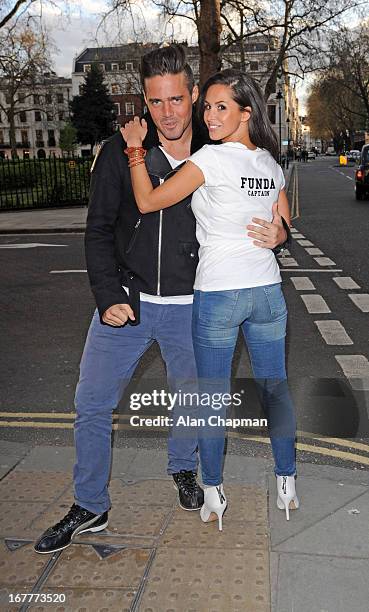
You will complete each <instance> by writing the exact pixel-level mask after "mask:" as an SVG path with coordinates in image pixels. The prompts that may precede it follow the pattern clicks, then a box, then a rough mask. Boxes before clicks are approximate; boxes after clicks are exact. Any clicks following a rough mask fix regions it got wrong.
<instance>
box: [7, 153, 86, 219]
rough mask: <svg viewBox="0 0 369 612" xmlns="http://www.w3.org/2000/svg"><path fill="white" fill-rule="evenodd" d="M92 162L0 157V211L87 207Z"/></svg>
mask: <svg viewBox="0 0 369 612" xmlns="http://www.w3.org/2000/svg"><path fill="white" fill-rule="evenodd" d="M91 163H92V160H91V159H90V158H86V157H69V158H60V157H49V158H46V159H14V160H11V159H1V158H0V210H17V209H18V210H19V209H25V208H49V207H55V206H71V205H75V206H83V205H86V204H87V202H88V192H89V185H90V167H91Z"/></svg>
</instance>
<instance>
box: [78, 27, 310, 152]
mask: <svg viewBox="0 0 369 612" xmlns="http://www.w3.org/2000/svg"><path fill="white" fill-rule="evenodd" d="M184 44H186V43H184ZM158 46H159V45H156V44H138V43H132V44H127V45H119V46H115V47H100V48H87V49H84V50H83V51H82V52H81V53H80V54H79V55H77V56H76V58H75V60H74V66H73V73H72V95H73V96H75V95H78V94H79V93H80V87H81V85H82V83H83V81H84V75H85V73H86V72H87V71H88V70H90V69H91V65H92V64H93V63H96V64H98V66H99V67H100V69H101V70H102V71H103V72H104V76H105V83H106V85H107V87H108V91H109V93H110V95H111V97H112V100H113V102H114V104H115V105H116V111H117V127H118V126H119V125H124V124H125V123H126V122H127V121H129V120H130V119H132V117H133V116H134V115H141V114H142V113H143V112H144V111H145V102H144V98H143V95H142V92H141V84H140V75H139V66H140V61H141V57H142V55H144V54H145V53H148V52H149V51H151V50H153V49H155V48H158ZM186 47H187V59H188V63H189V64H190V66H191V68H192V70H193V73H194V76H195V80H196V81H198V80H199V49H198V47H197V46H188V45H187V44H186ZM277 53H278V48H277V40H276V39H270V38H267V37H266V36H262V35H260V36H254V37H252V38H250V39H249V40H248V42H247V43H245V44H244V45H243V46H242V47H241V46H240V45H239V44H237V45H234V46H232V47H230V48H228V49H226V50H224V52H223V53H222V67H223V68H228V67H233V68H238V69H241V70H242V69H243V70H246V71H247V72H248V73H249V74H251V76H253V77H254V78H255V79H256V80H257V81H258V82H259V83H260V85H261V86H262V87H264V86H265V83H266V81H267V79H268V77H269V74H270V69H271V66H272V65H273V60H274V58H275V56H276V54H277ZM267 104H268V115H269V118H270V120H271V122H272V124H273V127H274V129H275V131H276V134H277V137H278V139H279V137H281V145H280V146H281V152H282V153H286V152H287V150H288V147H289V148H290V149H292V148H293V147H294V146H296V145H297V142H298V138H299V130H300V122H299V112H298V99H297V96H296V90H295V87H293V86H292V85H291V84H290V80H289V77H288V76H286V77H283V78H282V77H280V78H278V79H277V82H276V88H275V91H274V92H273V93H272V94H271V95H270V97H269V100H268V103H267ZM82 151H83V148H82Z"/></svg>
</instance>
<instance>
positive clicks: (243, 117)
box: [241, 106, 252, 122]
mask: <svg viewBox="0 0 369 612" xmlns="http://www.w3.org/2000/svg"><path fill="white" fill-rule="evenodd" d="M251 113H252V108H251V106H245V108H244V109H243V110H242V115H241V121H245V122H246V121H248V120H249V119H250V117H251Z"/></svg>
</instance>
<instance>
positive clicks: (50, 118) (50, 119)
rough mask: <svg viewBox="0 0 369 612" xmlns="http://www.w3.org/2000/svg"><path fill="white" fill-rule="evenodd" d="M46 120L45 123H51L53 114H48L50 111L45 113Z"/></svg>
mask: <svg viewBox="0 0 369 612" xmlns="http://www.w3.org/2000/svg"><path fill="white" fill-rule="evenodd" d="M46 119H47V121H53V119H54V117H53V114H52V113H50V111H47V113H46Z"/></svg>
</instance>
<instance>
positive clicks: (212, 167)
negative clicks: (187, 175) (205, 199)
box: [188, 145, 221, 187]
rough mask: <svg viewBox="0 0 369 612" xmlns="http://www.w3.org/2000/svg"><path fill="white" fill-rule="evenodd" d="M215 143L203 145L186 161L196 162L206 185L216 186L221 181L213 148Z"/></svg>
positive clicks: (218, 165)
mask: <svg viewBox="0 0 369 612" xmlns="http://www.w3.org/2000/svg"><path fill="white" fill-rule="evenodd" d="M215 146H216V145H204V146H203V147H202V148H201V149H200V150H199V151H196V153H193V155H191V157H189V158H188V161H191V162H192V163H193V164H196V166H197V167H198V168H200V170H201V172H202V173H203V175H204V179H205V185H206V187H217V186H218V185H219V184H220V182H221V178H220V177H221V172H220V164H219V160H218V157H217V155H216V153H215V151H214V150H213V149H214V147H215Z"/></svg>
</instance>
